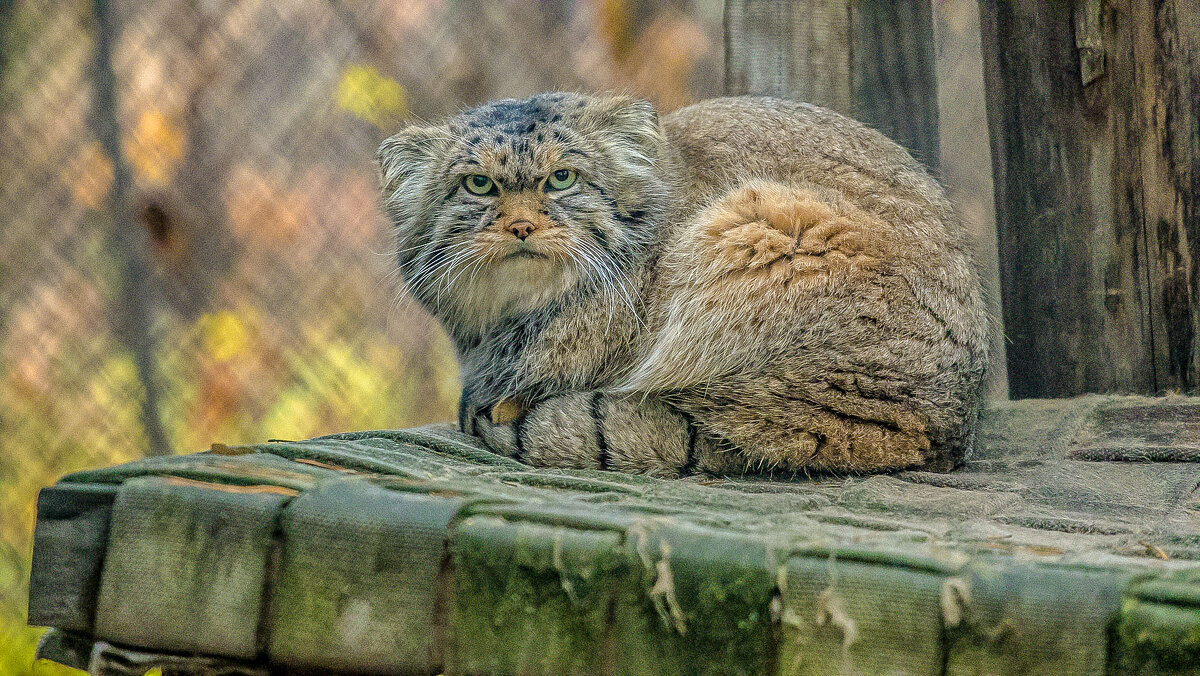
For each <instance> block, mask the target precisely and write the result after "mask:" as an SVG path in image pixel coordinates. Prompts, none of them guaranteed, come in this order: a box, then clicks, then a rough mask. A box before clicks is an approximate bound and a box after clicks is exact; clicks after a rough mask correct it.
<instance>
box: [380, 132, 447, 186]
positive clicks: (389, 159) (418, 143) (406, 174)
mask: <svg viewBox="0 0 1200 676" xmlns="http://www.w3.org/2000/svg"><path fill="white" fill-rule="evenodd" d="M449 137H450V130H449V129H446V128H444V127H423V126H417V125H413V126H409V127H405V128H404V129H402V130H400V132H399V133H397V134H396V135H395V136H391V137H389V138H387V139H386V140H384V142H383V143H381V144H380V145H379V151H378V152H377V153H376V159H377V160H378V161H379V183H380V185H381V186H382V187H383V192H384V194H385V195H389V196H390V195H393V194H395V193H396V191H398V190H399V189H400V187H401V186H402V185H404V184H405V182H407V181H408V179H410V178H412V177H413V176H414V175H416V174H418V173H420V172H421V171H422V170H424V169H426V168H427V167H428V166H429V163H430V162H431V161H432V160H434V159H435V158H437V157H440V156H441V155H442V153H443V152H444V151H445V148H444V146H445V144H447V143H448V142H449Z"/></svg>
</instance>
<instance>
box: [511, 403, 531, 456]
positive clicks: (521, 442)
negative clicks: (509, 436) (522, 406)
mask: <svg viewBox="0 0 1200 676" xmlns="http://www.w3.org/2000/svg"><path fill="white" fill-rule="evenodd" d="M528 416H529V413H528V411H527V412H525V413H522V414H521V415H520V416H518V417H517V419H516V420H514V421H512V430H513V445H514V446H516V452H515V453H513V456H512V457H513V460H518V461H520V462H525V418H526V417H528Z"/></svg>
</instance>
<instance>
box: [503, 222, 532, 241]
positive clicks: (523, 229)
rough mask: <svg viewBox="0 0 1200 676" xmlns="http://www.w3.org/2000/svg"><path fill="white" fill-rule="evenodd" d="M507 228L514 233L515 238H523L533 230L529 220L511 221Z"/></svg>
mask: <svg viewBox="0 0 1200 676" xmlns="http://www.w3.org/2000/svg"><path fill="white" fill-rule="evenodd" d="M508 229H509V230H510V231H512V234H514V235H516V237H517V239H525V238H526V237H528V236H529V235H530V233H532V232H533V231H534V230H535V228H534V225H533V223H531V222H530V221H513V222H512V223H510V224H509V226H508Z"/></svg>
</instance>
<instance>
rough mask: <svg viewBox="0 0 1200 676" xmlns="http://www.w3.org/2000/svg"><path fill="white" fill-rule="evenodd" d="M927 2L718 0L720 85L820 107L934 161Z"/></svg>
mask: <svg viewBox="0 0 1200 676" xmlns="http://www.w3.org/2000/svg"><path fill="white" fill-rule="evenodd" d="M933 62H934V42H933V13H932V9H931V5H930V0H891V1H889V2H874V1H872V2H867V1H864V0H804V1H803V2H783V1H781V0H727V1H726V3H725V91H726V92H727V93H729V94H764V95H769V96H779V97H783V98H791V99H797V100H800V101H808V102H810V103H815V104H818V105H823V106H828V107H830V108H832V109H834V110H836V111H838V112H841V113H845V114H847V115H850V116H851V117H854V118H856V119H859V120H862V121H863V122H866V123H867V124H870V125H871V126H873V127H875V128H876V129H879V130H880V131H882V132H884V133H885V134H887V135H888V136H890V137H891V138H893V139H895V140H896V141H897V142H899V143H900V144H901V145H903V146H905V147H906V148H908V149H909V151H911V152H912V154H913V156H914V157H916V158H917V159H919V160H921V161H922V162H924V163H925V164H926V165H928V166H930V167H933V168H935V169H936V168H937V166H938V157H939V155H938V112H937V79H936V77H935V74H934V69H933V65H934V63H933Z"/></svg>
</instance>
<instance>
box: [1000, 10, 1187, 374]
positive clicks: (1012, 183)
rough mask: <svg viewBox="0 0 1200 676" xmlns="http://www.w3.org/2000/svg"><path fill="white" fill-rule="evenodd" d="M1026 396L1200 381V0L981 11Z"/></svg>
mask: <svg viewBox="0 0 1200 676" xmlns="http://www.w3.org/2000/svg"><path fill="white" fill-rule="evenodd" d="M981 26H982V37H983V55H984V72H985V80H986V86H987V105H988V126H989V129H990V132H991V139H992V159H993V167H994V173H995V197H996V220H997V231H998V237H999V248H1000V276H1001V289H1002V296H1003V301H1004V325H1005V330H1006V333H1007V335H1008V338H1009V341H1010V343H1009V350H1008V368H1009V388H1010V392H1011V393H1012V396H1014V397H1035V396H1068V395H1073V394H1078V393H1081V392H1111V391H1132V392H1144V393H1152V392H1160V391H1164V390H1189V391H1194V390H1196V389H1197V388H1198V387H1200V342H1198V341H1197V333H1198V329H1200V4H1197V3H1196V2H1195V1H1194V0H1160V1H1159V2H1154V3H1147V2H1142V1H1141V0H1104V1H1103V2H1101V1H1100V0H1074V1H1073V2H1058V1H1057V0H1005V1H1000V0H987V1H985V2H983V3H981Z"/></svg>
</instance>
